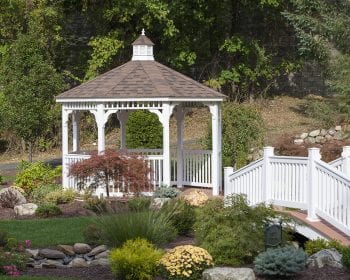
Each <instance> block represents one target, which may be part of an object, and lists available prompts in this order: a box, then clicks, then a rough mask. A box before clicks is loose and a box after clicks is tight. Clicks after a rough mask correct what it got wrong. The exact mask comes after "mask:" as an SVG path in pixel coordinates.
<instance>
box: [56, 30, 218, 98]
mask: <svg viewBox="0 0 350 280" xmlns="http://www.w3.org/2000/svg"><path fill="white" fill-rule="evenodd" d="M153 45H154V44H153V43H152V41H151V40H150V39H149V38H147V37H146V36H145V35H144V31H143V32H142V35H140V37H139V38H138V39H136V41H135V42H134V43H133V46H134V48H135V47H136V48H137V47H140V48H142V47H146V48H147V47H148V48H150V47H151V48H153ZM138 50H140V49H136V51H138ZM134 55H135V49H134ZM150 55H152V59H153V49H151V53H149V54H146V55H145V56H146V57H147V56H148V58H147V60H143V59H142V57H145V56H139V57H141V58H140V59H137V56H136V59H134V58H133V60H132V61H129V62H127V63H125V64H123V65H121V66H119V67H116V68H114V69H112V70H110V71H108V72H106V73H104V74H102V75H100V76H98V77H97V78H95V79H93V80H91V81H88V82H86V83H83V84H81V85H79V86H77V87H75V88H72V89H70V90H68V91H66V92H63V93H62V94H60V95H58V96H57V97H56V99H57V101H60V100H65V99H69V100H74V99H97V100H98V99H134V98H140V99H142V98H147V99H148V98H151V99H153V98H154V99H156V98H174V99H179V98H180V99H191V100H193V99H218V100H222V99H224V98H225V95H223V94H221V93H219V92H217V91H215V90H213V89H211V88H209V87H207V86H205V85H203V84H201V83H199V82H197V81H195V80H193V79H191V78H189V77H187V76H185V75H183V74H181V73H179V72H177V71H175V70H173V69H171V68H169V67H167V66H165V65H163V64H160V63H158V62H156V61H154V60H152V59H151V60H149V56H150Z"/></svg>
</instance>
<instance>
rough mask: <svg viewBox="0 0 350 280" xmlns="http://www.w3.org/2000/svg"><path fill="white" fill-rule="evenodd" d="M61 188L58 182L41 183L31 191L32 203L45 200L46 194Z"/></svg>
mask: <svg viewBox="0 0 350 280" xmlns="http://www.w3.org/2000/svg"><path fill="white" fill-rule="evenodd" d="M61 189H62V186H61V185H58V184H48V185H41V186H39V187H37V188H35V189H34V190H33V191H32V193H31V195H30V198H31V200H32V201H33V202H34V203H39V204H41V203H43V202H44V201H45V197H46V195H48V194H49V193H51V192H54V191H58V190H61Z"/></svg>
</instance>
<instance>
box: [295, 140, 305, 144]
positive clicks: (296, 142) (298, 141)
mask: <svg viewBox="0 0 350 280" xmlns="http://www.w3.org/2000/svg"><path fill="white" fill-rule="evenodd" d="M303 143H304V140H303V139H294V144H296V145H302V144H303Z"/></svg>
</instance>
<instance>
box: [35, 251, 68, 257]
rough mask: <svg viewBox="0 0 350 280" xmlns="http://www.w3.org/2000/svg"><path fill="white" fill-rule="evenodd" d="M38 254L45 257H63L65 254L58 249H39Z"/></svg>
mask: <svg viewBox="0 0 350 280" xmlns="http://www.w3.org/2000/svg"><path fill="white" fill-rule="evenodd" d="M39 255H40V256H42V257H44V258H47V259H64V258H65V256H66V255H65V254H64V253H62V252H61V251H58V250H51V249H41V250H40V251H39Z"/></svg>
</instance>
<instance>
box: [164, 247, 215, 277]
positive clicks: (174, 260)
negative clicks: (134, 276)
mask: <svg viewBox="0 0 350 280" xmlns="http://www.w3.org/2000/svg"><path fill="white" fill-rule="evenodd" d="M160 265H161V267H162V270H163V273H164V274H165V275H164V276H165V277H166V279H169V280H182V279H191V280H198V279H202V272H203V271H204V270H205V269H206V268H208V267H211V266H213V258H212V257H211V256H210V254H209V253H208V252H207V251H206V250H205V249H202V248H200V247H195V246H192V245H184V246H177V247H175V248H174V249H172V250H170V251H168V252H167V253H166V254H165V255H164V256H163V257H162V259H161V260H160Z"/></svg>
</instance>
